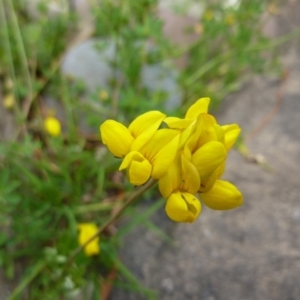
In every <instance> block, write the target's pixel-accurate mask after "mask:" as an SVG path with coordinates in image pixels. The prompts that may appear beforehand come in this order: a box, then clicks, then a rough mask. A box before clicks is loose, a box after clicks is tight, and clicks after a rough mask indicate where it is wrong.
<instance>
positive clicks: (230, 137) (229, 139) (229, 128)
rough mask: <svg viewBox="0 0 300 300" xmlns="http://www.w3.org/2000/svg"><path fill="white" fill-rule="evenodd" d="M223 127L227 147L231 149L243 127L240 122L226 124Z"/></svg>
mask: <svg viewBox="0 0 300 300" xmlns="http://www.w3.org/2000/svg"><path fill="white" fill-rule="evenodd" d="M222 127H223V129H224V132H225V148H226V150H227V151H229V150H230V149H231V147H232V146H233V145H234V143H235V141H236V139H237V137H238V136H239V134H240V132H241V128H240V127H239V125H238V124H231V125H224V126H222Z"/></svg>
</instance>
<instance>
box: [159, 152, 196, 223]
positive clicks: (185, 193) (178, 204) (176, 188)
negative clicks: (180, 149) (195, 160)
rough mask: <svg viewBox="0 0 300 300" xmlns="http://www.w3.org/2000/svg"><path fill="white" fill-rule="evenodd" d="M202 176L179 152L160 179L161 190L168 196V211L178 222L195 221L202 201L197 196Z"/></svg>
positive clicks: (169, 215)
mask: <svg viewBox="0 0 300 300" xmlns="http://www.w3.org/2000/svg"><path fill="white" fill-rule="evenodd" d="M199 186H200V177H199V175H198V172H197V170H196V168H195V167H194V165H193V164H192V163H191V162H190V161H188V160H187V159H186V158H185V157H184V156H183V155H182V154H181V153H178V154H177V156H176V159H175V160H174V162H173V164H172V165H171V166H170V168H169V170H168V172H167V173H166V175H165V176H163V177H162V178H161V179H160V180H159V190H160V192H161V194H162V195H163V196H164V197H165V198H167V203H166V208H165V209H166V213H167V215H168V217H169V218H170V219H172V220H173V221H176V222H189V223H192V222H194V221H195V220H196V219H197V218H198V216H199V214H200V212H201V203H200V201H199V200H198V199H197V197H196V196H195V194H196V192H197V191H198V189H199Z"/></svg>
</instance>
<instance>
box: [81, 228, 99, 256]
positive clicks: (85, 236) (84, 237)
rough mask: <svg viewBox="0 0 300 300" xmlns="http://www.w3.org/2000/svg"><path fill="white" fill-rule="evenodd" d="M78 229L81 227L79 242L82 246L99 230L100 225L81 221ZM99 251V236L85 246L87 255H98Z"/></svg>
mask: <svg viewBox="0 0 300 300" xmlns="http://www.w3.org/2000/svg"><path fill="white" fill-rule="evenodd" d="M78 229H79V236H78V243H79V245H81V246H83V245H84V244H85V243H86V242H87V241H88V240H89V239H90V238H91V237H92V236H94V235H95V234H96V233H97V231H98V227H97V226H96V225H95V224H93V223H80V224H79V225H78ZM99 252H100V246H99V237H96V238H94V239H93V240H92V241H91V242H90V243H88V244H87V245H86V246H85V247H84V253H85V254H86V255H87V256H92V255H96V254H98V253H99Z"/></svg>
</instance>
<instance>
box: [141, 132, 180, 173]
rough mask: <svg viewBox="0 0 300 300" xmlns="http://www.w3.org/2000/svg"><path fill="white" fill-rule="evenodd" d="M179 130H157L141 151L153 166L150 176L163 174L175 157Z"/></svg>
mask: <svg viewBox="0 0 300 300" xmlns="http://www.w3.org/2000/svg"><path fill="white" fill-rule="evenodd" d="M179 136H180V132H179V131H177V130H172V129H160V130H158V131H157V132H156V133H155V134H154V136H153V137H152V139H151V140H150V141H149V142H148V143H147V144H146V145H145V146H144V147H143V149H142V150H141V152H142V153H143V154H144V156H145V157H146V158H147V159H148V160H149V161H150V163H151V164H152V166H153V170H152V175H151V176H152V178H154V179H159V178H161V177H162V176H164V175H165V174H166V173H167V171H168V168H169V167H170V166H171V164H172V162H173V161H174V159H175V156H176V153H177V149H178V143H179Z"/></svg>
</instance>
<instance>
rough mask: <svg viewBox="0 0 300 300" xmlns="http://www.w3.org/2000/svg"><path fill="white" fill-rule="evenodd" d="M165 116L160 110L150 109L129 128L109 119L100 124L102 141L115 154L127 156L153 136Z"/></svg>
mask: <svg viewBox="0 0 300 300" xmlns="http://www.w3.org/2000/svg"><path fill="white" fill-rule="evenodd" d="M165 116H166V115H165V114H163V113H161V112H160V111H149V112H147V113H145V114H142V115H140V116H139V117H137V118H136V119H135V120H134V121H133V122H132V123H131V124H130V125H129V126H128V128H127V127H125V126H124V125H123V124H121V123H119V122H117V121H114V120H107V121H105V122H104V123H103V124H102V125H101V126H100V133H101V136H102V142H103V144H105V145H107V147H108V149H109V150H110V152H112V154H113V155H114V156H116V157H125V156H126V155H127V154H128V153H129V152H130V151H136V150H139V149H140V148H141V147H142V146H143V145H144V144H145V143H146V142H147V141H148V140H149V139H151V138H152V136H153V135H154V133H155V132H156V130H157V129H158V127H159V126H160V124H161V122H162V120H163V119H164V118H165Z"/></svg>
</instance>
